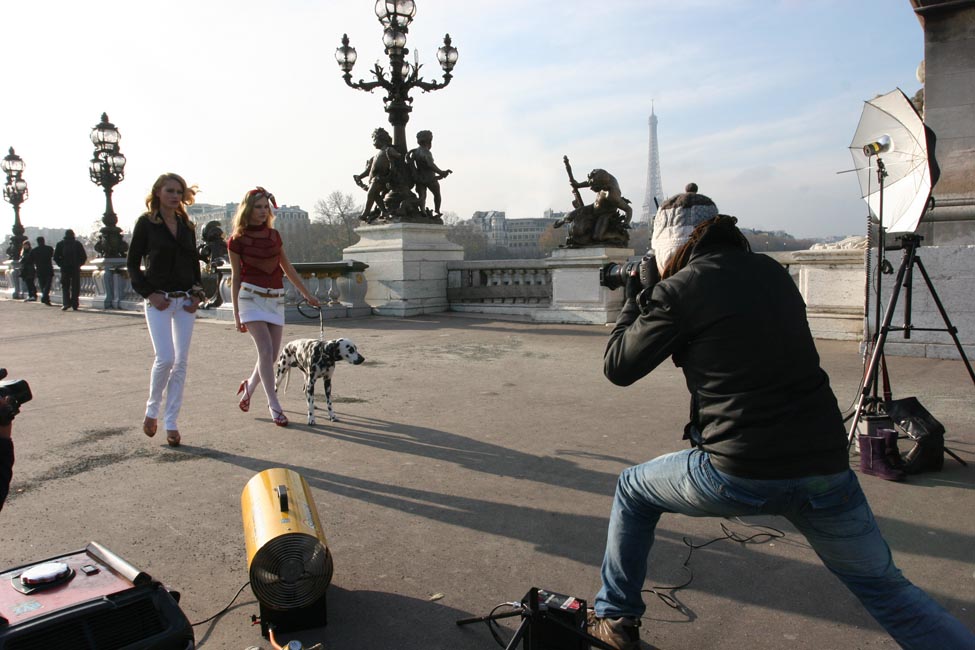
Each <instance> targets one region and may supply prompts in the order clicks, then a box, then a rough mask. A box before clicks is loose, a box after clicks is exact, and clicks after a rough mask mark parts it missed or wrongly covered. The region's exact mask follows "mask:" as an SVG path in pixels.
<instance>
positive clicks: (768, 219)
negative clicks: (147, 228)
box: [0, 0, 924, 237]
mask: <svg viewBox="0 0 975 650" xmlns="http://www.w3.org/2000/svg"><path fill="white" fill-rule="evenodd" d="M374 4H375V3H374V2H373V1H372V0H275V1H274V2H267V1H266V0H262V1H260V2H258V1H255V0H192V1H190V0H168V2H165V3H149V2H138V1H133V0H99V2H98V3H86V2H77V0H30V1H29V2H16V3H8V5H9V6H5V7H4V20H3V23H2V25H0V40H2V42H3V44H4V52H5V54H6V59H7V64H6V69H7V83H6V84H5V91H6V92H5V93H4V97H3V101H2V102H0V147H2V148H3V149H4V150H6V148H7V147H9V146H13V147H14V148H15V150H16V152H17V154H19V155H20V156H21V157H23V159H24V161H25V163H26V169H25V172H24V179H25V180H26V181H27V183H28V186H29V192H30V197H29V199H28V200H27V201H26V202H25V203H24V205H23V206H22V207H21V220H22V223H23V224H24V225H25V226H37V227H48V228H74V229H75V230H76V231H77V232H78V233H79V234H86V233H89V232H92V231H93V230H95V229H96V227H97V226H99V225H100V224H98V223H97V222H98V220H99V219H100V218H101V215H102V213H103V212H104V209H105V199H104V193H103V191H102V189H101V188H100V187H97V186H95V185H94V184H93V183H92V182H91V180H90V179H89V178H88V161H89V160H90V159H91V156H92V150H93V146H92V143H91V141H90V139H89V134H90V132H91V128H92V127H94V126H95V125H96V124H97V123H98V121H99V119H100V117H101V114H102V112H107V113H108V116H109V119H110V120H111V121H112V122H113V123H114V124H115V125H116V126H117V127H118V129H119V131H120V132H121V136H122V139H121V150H122V153H123V154H125V156H126V158H127V159H128V164H127V165H126V168H125V179H124V180H123V181H122V183H120V184H119V185H118V186H116V188H115V192H114V207H115V212H116V213H117V214H118V216H119V225H120V226H121V227H122V228H123V229H125V230H128V229H130V228H131V227H132V225H133V224H134V222H135V220H136V218H137V217H138V216H139V214H141V213H142V212H143V211H144V209H145V196H146V194H147V193H148V192H149V189H150V188H151V186H152V183H153V181H154V180H155V179H156V177H157V176H158V175H159V174H161V173H164V172H170V171H172V172H176V173H178V174H180V175H182V176H183V177H184V178H186V180H187V181H188V182H190V183H191V184H197V185H199V187H200V190H201V192H200V194H199V195H198V196H197V200H198V201H199V202H202V203H213V204H218V205H222V204H224V203H228V202H236V201H239V200H240V198H241V197H242V196H243V194H244V193H245V192H246V191H247V190H248V189H251V188H252V187H254V186H255V185H261V186H264V187H266V188H268V190H270V191H271V192H273V193H274V194H275V196H276V197H277V199H278V203H279V204H287V205H299V206H301V207H302V208H304V209H305V210H308V211H309V212H313V208H314V204H315V202H316V201H317V200H318V199H321V198H325V197H326V196H327V195H328V194H330V193H331V192H333V191H340V192H342V193H348V194H352V195H353V196H354V197H355V199H356V200H357V201H358V202H364V200H365V192H363V191H362V190H360V189H359V188H358V187H356V185H355V184H354V183H353V180H352V175H353V174H356V173H358V172H360V171H361V170H362V167H363V163H364V161H365V160H366V159H367V158H369V157H370V156H371V155H372V153H373V149H372V144H371V140H370V134H371V132H372V130H373V129H375V128H376V127H380V126H382V127H385V128H387V130H389V131H390V132H392V129H391V127H389V124H388V119H387V116H386V114H385V112H384V111H383V101H382V94H381V90H376V91H374V92H373V93H367V92H362V91H358V90H353V89H351V88H349V87H348V86H346V85H345V82H344V80H343V79H342V73H341V70H340V69H339V67H338V65H337V63H336V61H335V58H334V54H335V49H336V48H337V47H338V46H339V45H340V44H341V38H342V35H343V33H347V34H348V35H349V39H350V41H351V44H352V46H353V47H355V48H356V51H357V53H358V62H357V65H356V68H355V69H354V70H353V78H354V79H355V80H359V79H364V80H366V81H369V80H371V79H372V76H371V71H370V68H371V67H372V65H373V63H374V62H376V61H381V62H383V61H387V62H388V60H387V59H386V57H385V54H384V52H383V45H382V27H381V25H380V24H379V22H378V21H377V20H376V16H375V13H374ZM416 6H417V11H416V17H415V19H414V21H413V23H412V25H411V26H410V29H409V37H408V43H407V47H408V48H410V50H411V52H410V54H409V59H410V60H411V61H412V60H413V59H414V56H415V55H414V52H417V54H416V56H418V59H419V62H420V63H421V64H422V65H423V68H422V70H421V74H422V75H423V76H424V78H425V79H427V80H428V81H429V80H440V78H441V75H442V71H441V69H440V66H439V65H438V63H437V60H436V50H437V48H438V47H439V46H440V45H441V44H442V41H443V36H444V34H445V33H449V34H450V37H451V40H452V41H453V45H454V46H455V47H456V48H457V49H458V51H459V60H458V63H457V66H456V67H455V69H454V71H453V74H454V78H453V79H452V81H451V83H450V84H449V85H448V86H447V87H446V88H445V89H442V90H439V91H436V92H431V93H424V92H422V91H420V90H419V89H415V90H414V91H413V93H412V96H413V98H414V101H413V112H412V114H411V119H410V122H409V124H408V125H407V127H406V128H407V138H408V145H409V146H410V147H411V148H412V147H413V146H415V134H416V132H417V131H419V130H423V129H429V130H432V131H433V133H434V142H433V154H434V158H435V160H436V163H437V164H438V165H439V166H440V167H442V168H445V169H446V168H450V169H452V170H453V172H454V173H453V174H452V175H451V176H450V177H449V178H447V179H446V180H444V181H442V183H441V188H442V192H443V197H444V198H443V209H444V211H450V212H454V213H456V214H457V215H458V216H459V217H460V218H462V219H466V218H469V217H470V216H471V214H472V213H473V212H474V211H478V210H502V211H505V212H506V215H507V217H508V218H530V217H541V216H543V213H544V211H545V210H546V209H552V210H555V211H561V210H567V209H569V208H570V202H571V199H572V196H571V193H570V188H569V186H568V181H567V178H566V174H565V169H564V167H563V164H562V156H563V155H568V156H569V158H570V160H571V162H572V165H573V170H574V171H575V174H576V177H577V178H581V177H584V176H585V174H586V173H587V172H588V171H589V170H590V169H593V168H597V167H598V168H603V169H606V170H608V171H609V172H610V173H612V174H614V175H615V176H616V177H617V179H618V180H619V183H620V186H621V188H622V191H623V195H624V196H626V197H627V198H629V199H630V200H631V201H632V203H633V205H634V214H635V215H636V216H639V215H640V212H641V209H640V206H642V204H643V200H644V196H645V193H646V177H647V164H648V161H647V151H648V144H649V126H648V118H649V115H650V110H651V104H652V106H653V110H654V112H655V114H656V115H657V118H658V120H659V122H658V130H657V132H658V141H659V145H660V149H659V156H660V167H661V177H662V181H663V188H664V193H665V194H667V195H671V194H676V193H678V192H680V191H683V187H684V186H685V185H686V184H687V183H688V182H691V181H693V182H696V183H697V184H698V186H699V187H700V192H701V193H703V194H706V195H707V196H709V197H711V198H712V199H714V201H715V202H716V203H717V205H718V207H719V209H720V210H721V211H722V212H724V213H727V214H734V215H736V216H738V218H739V223H740V225H741V226H744V227H747V228H756V229H768V230H784V231H786V232H789V233H791V234H793V235H795V236H796V237H828V236H838V235H851V234H863V231H864V230H865V228H866V226H865V224H866V215H867V207H866V204H865V203H864V202H863V200H862V199H861V194H860V188H859V185H858V183H857V179H856V174H852V173H838V172H843V171H844V170H849V169H851V167H852V159H851V157H850V152H849V145H850V141H851V138H852V136H853V134H854V132H855V131H856V126H857V122H858V120H859V118H860V114H861V112H862V109H863V102H864V101H866V100H868V99H871V98H873V97H875V96H876V95H878V94H882V93H886V92H888V91H890V90H893V89H895V88H898V87H899V88H901V89H902V90H903V91H904V92H905V93H906V94H907V95H908V96H913V95H914V93H915V92H916V91H917V90H918V89H919V88H920V87H921V84H920V83H919V82H918V81H917V77H916V70H917V67H918V65H919V63H920V62H921V61H922V59H923V56H924V40H923V32H922V29H921V26H920V23H919V22H918V20H917V18H916V16H915V15H914V12H913V10H912V9H911V5H910V2H909V1H908V0H856V1H850V0H738V1H732V2H729V1H727V0H680V1H679V2H675V1H673V0H602V1H601V2H592V1H591V0H586V1H583V0H558V1H550V0H491V1H489V2H487V1H481V2H477V1H476V0H472V1H467V0H465V1H464V2H460V1H459V0H416ZM383 65H384V66H386V63H383ZM387 67H388V66H387ZM583 192H584V195H583V198H585V199H586V200H587V201H588V200H590V199H591V198H592V197H593V195H592V193H591V192H589V191H588V190H583ZM12 225H13V210H12V209H11V208H10V206H9V205H2V206H0V233H3V234H4V235H6V234H7V233H9V229H10V226H12Z"/></svg>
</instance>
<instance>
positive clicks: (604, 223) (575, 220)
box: [552, 156, 633, 248]
mask: <svg viewBox="0 0 975 650" xmlns="http://www.w3.org/2000/svg"><path fill="white" fill-rule="evenodd" d="M562 160H563V162H564V163H565V170H566V172H568V174H569V184H570V185H571V186H572V195H573V200H572V206H573V207H574V208H575V209H574V210H573V211H572V212H570V213H569V214H567V215H566V216H564V217H563V218H561V219H559V220H558V221H556V222H555V223H554V224H552V225H553V227H555V228H560V227H561V226H563V225H565V224H568V235H567V236H566V239H565V246H566V247H568V248H580V247H583V246H627V245H628V244H629V241H630V236H629V233H628V232H627V229H628V228H629V227H630V220H631V219H632V218H633V209H632V208H631V207H630V201H629V200H628V199H626V198H625V197H624V196H623V194H622V192H620V186H619V183H618V182H617V180H616V177H614V176H613V175H612V174H610V173H609V172H607V171H606V170H605V169H594V170H592V171H591V172H589V176H588V177H587V178H586V181H585V182H584V183H579V182H577V181H576V180H575V178H573V177H572V167H571V166H570V165H569V157H568V156H563V158H562ZM582 187H588V188H590V189H592V191H594V192H596V193H597V194H596V200H595V201H593V202H592V203H590V204H588V205H586V204H585V203H583V201H582V196H581V195H580V194H579V188H582Z"/></svg>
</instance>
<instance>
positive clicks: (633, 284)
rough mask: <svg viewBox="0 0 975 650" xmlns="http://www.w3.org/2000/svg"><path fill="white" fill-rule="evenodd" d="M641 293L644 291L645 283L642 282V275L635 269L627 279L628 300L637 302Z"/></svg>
mask: <svg viewBox="0 0 975 650" xmlns="http://www.w3.org/2000/svg"><path fill="white" fill-rule="evenodd" d="M641 291H643V283H642V282H641V281H640V273H639V271H638V270H637V269H633V270H632V271H631V272H630V275H629V276H627V278H626V288H625V289H624V292H625V296H626V300H627V301H630V300H633V301H635V300H636V299H637V296H639V295H640V292H641Z"/></svg>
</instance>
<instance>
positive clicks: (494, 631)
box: [487, 601, 525, 648]
mask: <svg viewBox="0 0 975 650" xmlns="http://www.w3.org/2000/svg"><path fill="white" fill-rule="evenodd" d="M502 607H511V608H513V609H515V610H524V609H525V606H524V605H522V604H521V603H518V602H515V601H511V602H507V603H498V604H497V605H495V607H494V609H492V610H491V612H490V613H489V614H488V616H494V614H495V612H497V611H498V610H499V609H501V608H502ZM487 626H488V631H489V632H490V633H491V636H492V637H494V641H495V642H496V643H497V644H498V645H499V646H501V647H502V648H507V647H508V643H507V642H506V641H505V640H504V639H502V638H501V625H500V624H499V623H498V622H497V621H496V620H493V619H490V618H489V619H488V620H487Z"/></svg>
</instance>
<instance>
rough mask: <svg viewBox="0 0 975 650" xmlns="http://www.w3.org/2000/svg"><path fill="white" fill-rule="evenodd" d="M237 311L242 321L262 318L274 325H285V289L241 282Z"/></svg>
mask: <svg viewBox="0 0 975 650" xmlns="http://www.w3.org/2000/svg"><path fill="white" fill-rule="evenodd" d="M262 294H263V295H262ZM268 294H271V295H270V296H269V295H268ZM237 313H238V314H239V315H240V322H241V323H252V322H254V321H259V320H260V321H264V322H265V323H271V324H272V325H284V289H268V288H266V287H259V286H257V285H256V284H251V283H249V282H241V283H240V293H239V294H237Z"/></svg>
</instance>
